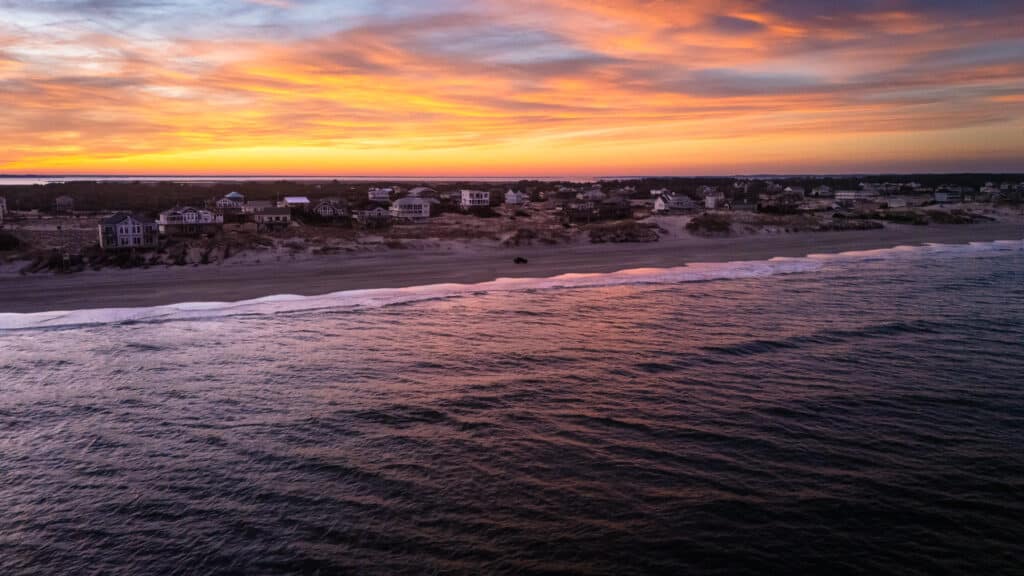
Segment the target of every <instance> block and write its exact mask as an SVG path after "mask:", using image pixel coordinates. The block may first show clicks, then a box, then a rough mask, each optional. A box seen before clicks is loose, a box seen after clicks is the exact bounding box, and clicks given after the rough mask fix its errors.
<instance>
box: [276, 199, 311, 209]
mask: <svg viewBox="0 0 1024 576" xmlns="http://www.w3.org/2000/svg"><path fill="white" fill-rule="evenodd" d="M309 205H310V201H309V198H306V197H305V196H285V197H284V200H281V201H280V202H278V203H277V207H278V208H298V209H300V210H305V209H306V207H307V206H309Z"/></svg>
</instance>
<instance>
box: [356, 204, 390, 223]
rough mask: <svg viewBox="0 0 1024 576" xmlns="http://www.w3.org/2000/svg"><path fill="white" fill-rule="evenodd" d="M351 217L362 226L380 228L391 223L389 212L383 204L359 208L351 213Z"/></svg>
mask: <svg viewBox="0 0 1024 576" xmlns="http://www.w3.org/2000/svg"><path fill="white" fill-rule="evenodd" d="M353 219H354V220H355V221H356V222H357V223H358V224H359V225H360V226H362V227H364V228H382V227H384V226H387V225H389V224H391V213H390V212H388V209H387V208H384V207H383V206H374V207H372V208H368V209H366V210H359V211H358V212H356V213H355V214H354V215H353Z"/></svg>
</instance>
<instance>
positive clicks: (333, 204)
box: [309, 198, 348, 219]
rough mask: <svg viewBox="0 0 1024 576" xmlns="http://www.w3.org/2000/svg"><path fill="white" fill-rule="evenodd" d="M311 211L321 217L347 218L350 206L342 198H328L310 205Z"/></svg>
mask: <svg viewBox="0 0 1024 576" xmlns="http://www.w3.org/2000/svg"><path fill="white" fill-rule="evenodd" d="M310 206H311V207H310V209H309V212H310V213H311V214H315V215H317V216H319V217H321V218H327V219H330V218H346V217H348V206H347V205H346V204H345V202H343V201H342V200H341V199H338V198H326V199H322V200H317V201H316V202H315V203H314V204H311V205H310Z"/></svg>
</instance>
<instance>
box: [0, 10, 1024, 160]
mask: <svg viewBox="0 0 1024 576" xmlns="http://www.w3.org/2000/svg"><path fill="white" fill-rule="evenodd" d="M882 4H883V3H877V2H863V1H850V2H842V3H830V4H828V5H824V4H821V3H817V2H781V1H778V2H776V1H769V0H729V1H725V2H698V1H695V0H679V1H677V2H658V1H654V0H504V1H502V2H498V1H497V0H489V1H487V2H470V1H469V0H441V1H439V2H435V3H431V5H430V6H429V7H425V6H424V4H423V3H418V2H411V1H408V0H406V1H401V0H392V1H384V2H370V1H365V2H364V1H359V0H354V1H353V2H346V3H344V5H343V6H341V5H339V4H338V3H335V2H328V1H325V0H230V1H228V2H218V3H207V2H199V1H198V0H191V1H189V0H180V1H172V0H149V1H145V0H144V1H137V0H133V1H131V2H128V1H126V0H40V1H31V2H30V1H27V0H25V1H22V0H0V16H2V18H0V107H2V108H3V110H4V111H5V112H4V114H3V115H0V149H4V152H3V153H2V154H0V170H4V171H37V170H57V171H59V170H74V171H83V170H85V171H90V170H96V171H109V170H114V169H116V170H123V171H135V172H145V171H162V170H165V169H166V167H167V166H173V167H174V171H204V170H213V171H218V172H230V171H246V170H249V169H251V167H253V166H259V167H262V168H261V170H260V171H267V170H270V171H279V172H286V171H301V172H305V173H311V172H324V173H328V172H334V173H337V172H345V171H350V170H355V171H359V172H364V171H365V170H369V169H371V168H372V167H377V168H378V169H381V170H384V171H388V172H392V173H398V172H406V173H423V172H424V171H436V172H446V173H467V174H468V173H474V174H479V173H510V172H513V171H526V172H530V173H537V172H538V171H547V172H551V173H593V172H595V171H603V170H606V169H614V170H615V171H617V172H663V173H664V172H706V171H709V170H712V169H722V170H743V169H751V170H761V169H766V168H770V169H773V170H778V171H785V170H791V169H793V170H795V169H802V170H828V169H872V166H889V165H891V162H892V161H893V160H892V159H893V150H892V146H893V145H895V144H896V143H899V145H900V146H904V147H905V146H913V149H912V150H907V149H904V148H901V149H900V150H899V157H900V158H901V159H902V160H900V161H901V162H904V163H905V166H906V167H907V168H913V166H915V165H920V166H937V165H947V166H948V167H949V169H971V168H972V167H975V166H981V164H979V162H982V163H983V160H979V159H984V158H986V157H988V158H1002V159H1005V158H1014V157H1016V158H1021V157H1024V141H1022V139H1020V138H1019V135H1020V133H1021V129H1022V127H1024V100H1022V98H1021V94H1024V64H1021V59H1020V54H1024V35H1022V34H1021V33H1020V32H1019V31H1020V30H1022V29H1024V16H1022V15H1021V14H1020V13H1019V10H1016V9H1014V6H1013V4H1012V3H1010V2H992V3H986V4H985V6H984V7H981V8H978V7H965V6H963V5H962V3H954V2H927V3H925V2H916V1H911V0H905V1H902V2H897V3H884V4H885V5H884V6H882ZM302 162H306V165H305V167H303V164H302ZM853 162H857V163H858V165H856V166H854V165H851V164H852V163H853ZM915 162H916V163H917V164H915ZM218 163H219V165H218ZM364 168H365V169H364ZM1022 168H1024V167H1022Z"/></svg>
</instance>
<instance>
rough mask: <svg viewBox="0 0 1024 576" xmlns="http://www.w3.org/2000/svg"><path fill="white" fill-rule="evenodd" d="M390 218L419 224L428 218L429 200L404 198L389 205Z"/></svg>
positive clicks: (414, 197) (411, 197)
mask: <svg viewBox="0 0 1024 576" xmlns="http://www.w3.org/2000/svg"><path fill="white" fill-rule="evenodd" d="M390 213H391V217H392V218H394V219H395V220H402V221H408V222H421V221H423V220H426V219H428V218H430V200H428V199H427V198H418V197H416V196H406V197H405V198H399V199H398V200H395V201H394V202H392V203H391V209H390Z"/></svg>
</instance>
